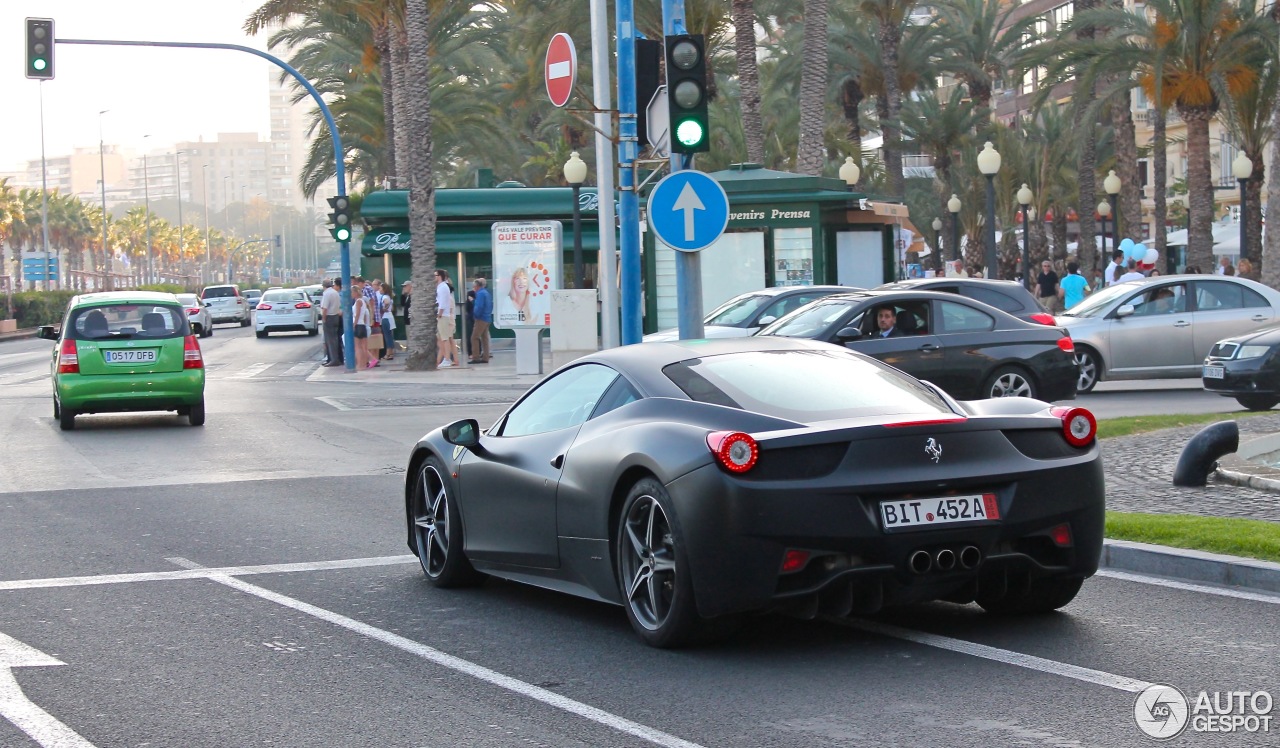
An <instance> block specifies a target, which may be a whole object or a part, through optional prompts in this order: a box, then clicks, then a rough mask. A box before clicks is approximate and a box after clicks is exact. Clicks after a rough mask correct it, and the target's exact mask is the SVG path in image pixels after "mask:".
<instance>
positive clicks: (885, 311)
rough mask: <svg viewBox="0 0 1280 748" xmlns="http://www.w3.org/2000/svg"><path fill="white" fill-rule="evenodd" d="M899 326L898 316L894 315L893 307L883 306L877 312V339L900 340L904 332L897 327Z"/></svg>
mask: <svg viewBox="0 0 1280 748" xmlns="http://www.w3.org/2000/svg"><path fill="white" fill-rule="evenodd" d="M897 324H898V315H896V314H894V312H893V307H891V306H882V307H880V308H879V309H878V310H876V327H877V328H878V329H877V330H876V332H875V337H877V338H900V337H902V331H901V330H899V329H898V328H897V327H896V325H897Z"/></svg>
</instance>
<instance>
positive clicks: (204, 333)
mask: <svg viewBox="0 0 1280 748" xmlns="http://www.w3.org/2000/svg"><path fill="white" fill-rule="evenodd" d="M212 328H213V326H212V325H200V337H202V338H207V337H209V336H210V335H212V334H213V329H212Z"/></svg>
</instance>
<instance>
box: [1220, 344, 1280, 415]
mask: <svg viewBox="0 0 1280 748" xmlns="http://www.w3.org/2000/svg"><path fill="white" fill-rule="evenodd" d="M1201 381H1202V382H1204V388H1205V390H1207V391H1209V392H1216V393H1218V394H1219V395H1222V396H1224V397H1234V398H1235V399H1236V402H1238V403H1240V404H1241V405H1243V406H1244V407H1245V408H1248V409H1249V410H1271V409H1272V408H1274V407H1275V406H1276V403H1280V327H1264V328H1263V329H1261V330H1254V331H1253V332H1251V333H1247V334H1245V335H1237V336H1236V337H1234V338H1227V339H1226V340H1219V341H1218V342H1217V343H1215V344H1214V346H1213V348H1211V349H1209V355H1208V356H1206V357H1205V360H1204V368H1203V369H1202V370H1201Z"/></svg>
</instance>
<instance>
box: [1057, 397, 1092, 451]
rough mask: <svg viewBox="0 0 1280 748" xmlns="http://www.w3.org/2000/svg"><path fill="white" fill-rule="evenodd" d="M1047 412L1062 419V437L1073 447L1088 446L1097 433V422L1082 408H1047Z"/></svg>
mask: <svg viewBox="0 0 1280 748" xmlns="http://www.w3.org/2000/svg"><path fill="white" fill-rule="evenodd" d="M1049 412H1050V413H1052V414H1054V415H1055V416H1057V417H1058V418H1060V419H1062V435H1063V436H1064V437H1065V438H1066V440H1067V443H1068V444H1070V445H1071V446H1073V447H1084V446H1088V445H1089V443H1090V442H1092V441H1093V437H1094V436H1096V435H1097V433H1098V421H1097V420H1096V419H1095V418H1094V417H1093V414H1092V413H1090V412H1089V411H1088V410H1086V409H1084V408H1068V407H1066V406H1063V405H1058V406H1054V407H1052V408H1049Z"/></svg>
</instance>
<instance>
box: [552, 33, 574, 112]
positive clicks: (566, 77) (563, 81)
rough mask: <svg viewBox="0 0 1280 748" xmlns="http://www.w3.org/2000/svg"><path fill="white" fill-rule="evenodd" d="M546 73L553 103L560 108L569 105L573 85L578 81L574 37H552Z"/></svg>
mask: <svg viewBox="0 0 1280 748" xmlns="http://www.w3.org/2000/svg"><path fill="white" fill-rule="evenodd" d="M544 73H545V75H546V79H547V95H548V96H550V97H551V103H552V104H554V105H556V106H558V107H561V106H564V105H565V104H568V103H569V97H570V96H572V95H573V84H574V82H575V81H576V80H577V79H578V50H576V49H575V48H574V46H573V37H571V36H569V35H568V34H556V35H555V36H553V37H551V44H549V45H547V64H546V68H545V70H544Z"/></svg>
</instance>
